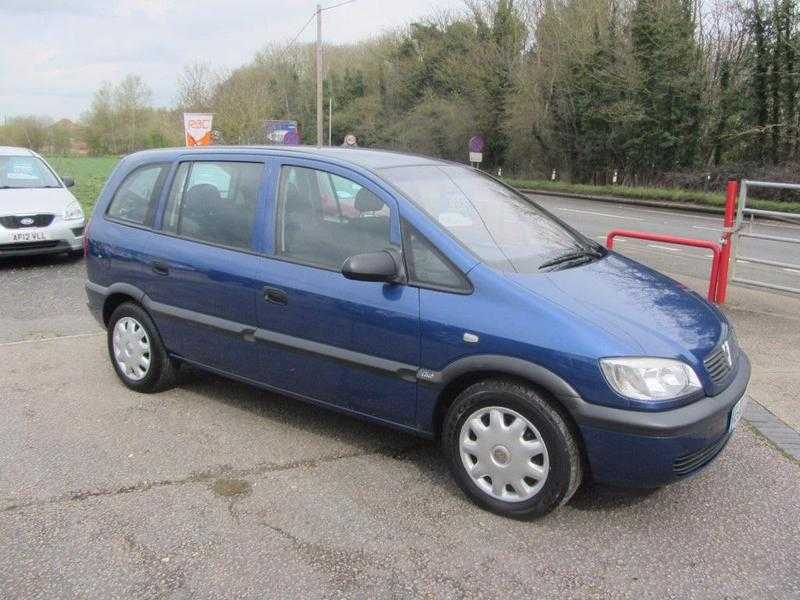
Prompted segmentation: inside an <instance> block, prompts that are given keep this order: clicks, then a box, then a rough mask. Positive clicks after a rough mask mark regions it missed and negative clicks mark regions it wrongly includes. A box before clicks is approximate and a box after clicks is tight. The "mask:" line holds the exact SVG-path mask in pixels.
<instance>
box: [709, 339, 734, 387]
mask: <svg viewBox="0 0 800 600" xmlns="http://www.w3.org/2000/svg"><path fill="white" fill-rule="evenodd" d="M726 349H727V350H726ZM736 350H737V347H736V341H735V339H734V337H733V336H730V337H729V338H728V339H727V340H725V341H724V342H723V343H722V344H720V345H719V346H717V347H716V348H715V349H714V350H712V351H711V354H709V355H708V356H706V358H705V360H703V365H704V366H705V368H706V371H708V376H709V377H711V381H713V382H714V383H715V384H717V385H719V384H720V383H722V382H723V381H725V378H726V377H727V376H728V374H729V373H730V372H731V369H732V368H733V365H734V364H735V363H736Z"/></svg>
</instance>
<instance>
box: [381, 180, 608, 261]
mask: <svg viewBox="0 0 800 600" xmlns="http://www.w3.org/2000/svg"><path fill="white" fill-rule="evenodd" d="M380 173H381V175H382V176H383V177H384V178H385V179H386V180H387V181H389V182H390V183H392V184H393V185H395V186H396V187H397V188H398V189H399V190H400V191H402V192H403V193H404V194H405V195H406V196H408V198H409V199H410V200H411V201H413V202H414V203H415V204H417V206H419V207H420V208H422V209H423V210H424V211H426V212H427V213H428V214H429V215H430V216H431V217H432V218H433V219H434V220H436V221H437V222H438V223H439V224H440V225H441V226H442V227H444V228H445V229H447V230H448V231H449V232H450V233H451V234H452V235H453V236H454V237H455V238H456V239H458V240H459V241H460V242H461V243H462V244H463V245H464V246H466V247H467V248H468V249H469V250H471V251H472V252H473V253H474V254H475V255H476V256H477V257H478V258H479V259H480V260H481V261H482V262H484V263H485V264H487V265H489V266H491V267H493V268H496V269H499V270H501V271H511V272H517V273H533V272H536V271H539V270H540V269H542V268H543V267H546V266H548V265H549V264H550V263H553V264H555V263H557V262H559V257H567V258H568V257H575V256H578V255H581V254H582V253H584V252H587V251H589V252H591V251H594V250H593V249H592V247H591V242H589V241H588V240H586V239H584V238H582V237H580V236H579V235H577V234H575V233H573V232H572V231H570V230H569V229H568V228H566V227H565V226H563V225H561V224H560V223H559V222H557V221H556V220H554V219H553V218H552V217H551V216H549V215H548V214H546V213H545V212H544V211H542V210H541V209H540V208H539V207H538V206H536V205H535V204H534V203H532V202H530V201H528V200H527V199H525V198H523V197H520V196H519V195H518V194H517V193H516V192H514V191H513V190H510V189H508V188H506V187H505V186H503V185H501V184H500V183H498V182H497V181H495V180H493V179H491V178H490V177H486V176H485V175H482V174H480V173H478V172H476V171H473V170H472V169H467V168H465V167H459V166H452V167H451V166H433V165H430V166H413V167H394V168H388V169H382V170H381V171H380Z"/></svg>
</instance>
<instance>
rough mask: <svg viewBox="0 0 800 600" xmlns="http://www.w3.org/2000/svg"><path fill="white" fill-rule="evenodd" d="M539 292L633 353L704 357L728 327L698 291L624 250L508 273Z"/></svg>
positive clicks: (516, 280)
mask: <svg viewBox="0 0 800 600" xmlns="http://www.w3.org/2000/svg"><path fill="white" fill-rule="evenodd" d="M507 275H508V277H509V278H510V279H511V280H513V281H515V282H516V283H518V284H520V285H522V286H524V287H525V288H527V289H528V290H530V291H531V292H533V293H534V294H535V295H536V296H539V297H540V298H542V299H544V300H547V301H549V302H551V303H552V304H555V305H557V306H559V307H561V308H562V309H565V310H567V311H569V312H571V313H573V314H575V315H576V316H578V317H580V318H581V319H582V320H583V321H585V322H586V321H588V322H589V323H590V324H593V325H595V326H597V327H598V329H601V330H603V331H605V332H606V333H608V334H610V335H612V336H614V337H615V338H617V339H627V341H628V343H629V344H630V345H631V352H632V353H641V355H643V356H664V357H677V356H683V357H685V358H690V357H689V356H688V354H692V355H694V357H695V359H696V360H698V361H702V359H703V358H704V357H705V356H706V355H707V354H708V353H709V352H710V351H711V350H712V349H713V348H714V346H716V344H717V343H718V342H719V339H720V336H721V335H722V333H723V329H724V328H725V327H726V325H725V323H724V321H723V318H722V317H721V314H720V313H719V312H718V311H717V310H716V309H715V308H713V307H712V306H711V305H710V304H708V303H707V302H706V301H705V300H704V299H702V298H701V297H700V296H698V295H697V294H696V293H694V292H692V291H690V290H689V289H687V288H686V287H685V286H683V285H682V284H680V283H678V282H676V281H674V280H672V279H670V278H669V277H666V276H664V275H662V274H660V273H658V272H656V271H653V270H652V269H649V268H647V267H645V266H644V265H641V264H639V263H637V262H635V261H632V260H630V259H627V258H625V257H623V256H620V255H618V254H613V253H610V254H608V256H606V257H604V258H602V259H600V260H597V261H594V262H592V263H589V264H586V265H582V266H579V267H574V268H571V269H565V270H563V271H553V272H549V273H537V274H530V275H528V274H517V273H510V274H507Z"/></svg>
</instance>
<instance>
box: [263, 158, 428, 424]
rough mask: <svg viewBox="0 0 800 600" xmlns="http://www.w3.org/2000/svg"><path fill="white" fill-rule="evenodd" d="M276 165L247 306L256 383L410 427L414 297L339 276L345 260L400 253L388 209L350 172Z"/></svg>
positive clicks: (388, 200)
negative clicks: (255, 341) (252, 300)
mask: <svg viewBox="0 0 800 600" xmlns="http://www.w3.org/2000/svg"><path fill="white" fill-rule="evenodd" d="M275 162H276V164H275V170H274V171H273V177H272V181H271V183H270V189H271V190H274V195H273V199H274V201H273V202H272V210H271V212H270V214H271V218H269V219H268V226H267V232H266V233H267V237H266V238H265V249H266V250H267V252H269V253H270V254H271V255H272V256H273V257H274V258H273V259H272V260H265V261H264V263H263V267H262V269H261V281H260V284H261V290H260V294H259V295H258V297H257V301H256V312H257V317H258V324H259V328H260V330H259V339H260V342H261V343H260V344H259V347H260V348H261V349H262V350H261V352H262V366H263V368H264V378H265V381H266V382H267V383H269V384H271V385H274V386H276V387H279V388H282V389H285V390H288V391H292V392H294V393H299V394H302V395H304V396H307V397H310V398H314V399H316V400H321V401H323V402H326V403H330V404H334V405H337V406H340V407H343V408H347V409H350V410H353V411H357V412H360V413H366V414H369V415H372V416H376V417H379V418H382V419H386V420H388V421H392V422H395V423H400V424H406V425H413V424H414V419H415V411H416V369H417V365H418V363H419V330H420V329H419V290H417V289H416V288H412V287H408V286H405V285H400V284H383V283H371V282H359V281H351V280H348V279H345V278H344V276H343V275H342V274H341V265H342V263H343V262H344V260H345V259H346V258H348V257H349V256H351V255H353V254H358V253H362V252H374V251H380V250H383V249H386V248H393V249H395V250H399V249H400V244H401V241H400V240H401V237H400V227H399V216H398V213H397V205H396V202H395V201H394V199H393V198H392V197H391V196H390V195H389V194H387V193H386V192H385V191H383V190H382V189H381V188H380V187H378V186H376V185H375V184H374V183H372V182H370V181H369V180H367V179H366V178H364V177H362V176H361V175H359V174H357V173H354V172H351V171H349V170H345V169H341V168H339V167H336V166H332V165H328V164H325V163H318V162H316V161H308V160H299V159H279V160H276V161H275Z"/></svg>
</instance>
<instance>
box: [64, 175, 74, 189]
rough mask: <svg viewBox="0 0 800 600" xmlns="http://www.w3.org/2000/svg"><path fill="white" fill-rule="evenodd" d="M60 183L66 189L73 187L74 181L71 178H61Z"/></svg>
mask: <svg viewBox="0 0 800 600" xmlns="http://www.w3.org/2000/svg"><path fill="white" fill-rule="evenodd" d="M61 181H63V182H64V185H65V186H66V187H72V186H74V185H75V180H74V179H73V178H72V177H62V178H61Z"/></svg>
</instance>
